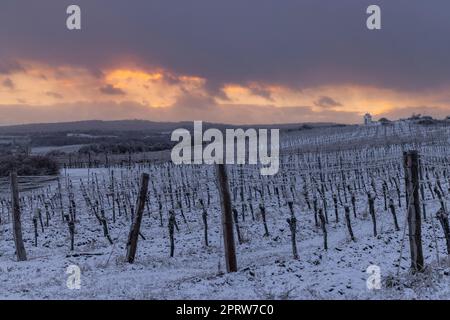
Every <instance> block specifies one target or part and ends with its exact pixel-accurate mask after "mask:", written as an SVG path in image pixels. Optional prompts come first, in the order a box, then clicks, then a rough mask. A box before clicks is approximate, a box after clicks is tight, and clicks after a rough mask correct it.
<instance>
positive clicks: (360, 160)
mask: <svg viewBox="0 0 450 320" xmlns="http://www.w3.org/2000/svg"><path fill="white" fill-rule="evenodd" d="M449 129H450V127H449V126H448V125H447V126H435V125H433V126H422V125H415V124H409V123H401V122H399V123H396V124H393V125H389V126H377V127H352V128H350V129H349V128H332V129H326V130H320V129H317V130H316V129H314V130H307V131H302V132H301V133H295V134H286V135H284V136H282V141H281V142H282V150H281V159H280V171H279V173H278V174H277V175H275V176H261V175H260V172H259V168H258V167H257V166H249V165H236V166H231V165H230V166H227V172H228V182H229V190H230V194H231V201H232V205H233V232H234V237H235V243H236V256H237V272H233V273H227V272H226V271H227V270H226V266H225V257H224V254H225V253H224V252H225V248H224V242H223V234H222V233H223V229H222V223H221V204H220V197H219V191H218V186H217V183H216V172H215V167H214V166H208V165H189V166H188V165H180V166H175V165H173V164H171V163H162V164H161V163H159V164H149V163H136V164H134V165H132V166H124V167H118V166H117V167H110V168H82V169H67V170H61V174H60V176H59V177H18V185H19V191H20V211H21V224H22V235H23V242H24V249H25V251H26V258H27V259H26V261H20V262H18V261H17V257H16V256H17V254H16V250H15V247H16V246H15V241H14V236H13V224H12V215H11V211H12V208H11V207H12V205H11V195H10V193H9V179H6V178H3V179H0V182H1V185H0V190H1V191H0V192H1V193H0V219H1V222H0V284H1V288H2V290H1V293H0V297H1V298H7V299H9V298H11V299H14V298H21V299H23V298H25V299H41V298H53V299H90V298H91V299H92V298H98V299H116V298H119V299H179V298H180V299H398V298H405V299H432V298H433V299H449V298H450V260H449V258H448V257H449V250H450V243H449V241H450V239H448V238H446V237H449V236H450V234H449V233H450V230H449V229H448V216H447V213H448V211H447V210H448V206H449V203H450V202H449V200H450V199H449V195H450V146H449V142H450V131H449ZM409 150H417V151H418V154H419V161H418V169H419V177H418V179H419V184H418V186H419V188H418V190H412V191H413V192H411V190H410V192H408V190H407V183H406V182H407V181H408V180H409V178H408V177H407V176H405V172H407V169H405V167H408V163H405V156H404V152H405V151H409ZM406 162H407V161H406ZM143 173H148V174H149V185H148V192H147V199H146V201H145V203H144V207H143V217H142V224H141V226H140V232H139V237H138V243H137V252H136V255H135V260H134V263H128V261H127V257H126V256H127V241H128V237H129V233H130V226H131V225H132V222H133V221H134V218H135V215H136V212H137V203H138V201H137V200H138V198H139V190H140V181H141V180H140V179H141V176H142V174H143ZM414 194H418V197H417V200H418V201H419V203H420V206H419V208H420V216H421V223H422V225H421V242H422V243H421V248H422V250H423V260H424V264H425V267H424V270H420V271H421V272H416V273H412V272H411V253H410V235H409V228H408V219H407V215H408V211H409V209H410V206H411V205H413V203H414V204H417V203H415V202H414V201H412V199H413V197H414ZM414 200H416V199H414ZM416 209H417V208H416ZM72 265H75V266H78V267H79V268H80V271H81V273H80V281H81V283H80V288H79V289H73V288H72V289H73V290H72V289H71V288H70V287H71V286H70V281H69V286H68V279H69V280H70V278H71V277H72V276H73V274H71V273H70V272H71V271H70V270H73V269H70V268H69V273H67V271H68V267H69V266H72ZM369 267H371V268H372V269H371V268H369ZM373 267H375V268H378V269H377V270H379V272H380V275H381V288H378V286H377V285H375V288H373V287H371V288H372V290H369V288H368V286H367V283H368V281H367V280H368V279H369V277H371V276H373V274H369V273H367V270H368V268H369V270H373ZM375 282H376V281H375ZM369 283H370V281H369ZM369 287H370V286H369Z"/></svg>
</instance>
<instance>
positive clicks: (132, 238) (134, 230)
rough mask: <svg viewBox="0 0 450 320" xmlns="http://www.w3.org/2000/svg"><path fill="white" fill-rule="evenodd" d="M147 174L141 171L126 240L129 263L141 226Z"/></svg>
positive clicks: (135, 248)
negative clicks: (132, 217)
mask: <svg viewBox="0 0 450 320" xmlns="http://www.w3.org/2000/svg"><path fill="white" fill-rule="evenodd" d="M148 180H149V175H148V174H147V173H143V174H142V176H141V187H140V191H139V196H138V199H137V205H136V214H135V215H134V220H133V223H132V225H131V229H130V234H129V236H128V242H127V258H126V259H127V261H128V262H129V263H133V262H134V257H135V255H136V250H137V241H138V237H139V232H140V231H139V229H140V228H141V221H142V214H143V212H144V207H145V201H146V200H147V189H148Z"/></svg>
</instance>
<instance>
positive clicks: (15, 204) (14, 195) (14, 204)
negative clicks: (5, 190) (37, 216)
mask: <svg viewBox="0 0 450 320" xmlns="http://www.w3.org/2000/svg"><path fill="white" fill-rule="evenodd" d="M11 209H12V217H13V219H12V223H13V233H14V244H15V245H16V255H17V260H18V261H26V260H27V253H26V251H25V246H24V245H23V239H22V224H21V222H20V203H19V187H18V184H17V173H16V172H15V171H13V172H11Z"/></svg>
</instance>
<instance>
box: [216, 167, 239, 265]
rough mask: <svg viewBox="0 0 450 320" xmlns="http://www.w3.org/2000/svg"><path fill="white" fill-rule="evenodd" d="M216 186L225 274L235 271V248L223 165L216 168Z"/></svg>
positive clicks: (228, 193)
mask: <svg viewBox="0 0 450 320" xmlns="http://www.w3.org/2000/svg"><path fill="white" fill-rule="evenodd" d="M216 174H217V186H218V188H219V195H220V207H221V210H222V230H223V242H224V247H225V261H226V266H227V272H236V271H237V262H236V247H235V245H234V234H233V211H232V205H231V196H230V189H229V186H228V177H227V171H226V168H225V165H224V164H218V165H217V167H216Z"/></svg>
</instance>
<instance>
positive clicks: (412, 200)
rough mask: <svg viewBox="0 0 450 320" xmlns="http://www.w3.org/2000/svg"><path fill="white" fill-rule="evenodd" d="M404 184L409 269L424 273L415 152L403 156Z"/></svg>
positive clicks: (417, 157)
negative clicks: (409, 258)
mask: <svg viewBox="0 0 450 320" xmlns="http://www.w3.org/2000/svg"><path fill="white" fill-rule="evenodd" d="M403 160H404V168H405V183H406V204H407V208H408V227H409V245H410V251H411V268H412V270H413V271H414V272H422V271H424V267H425V266H424V261H423V253H422V222H421V214H420V196H419V190H420V189H419V188H420V184H419V155H418V153H417V151H409V152H405V153H404V155H403Z"/></svg>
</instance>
